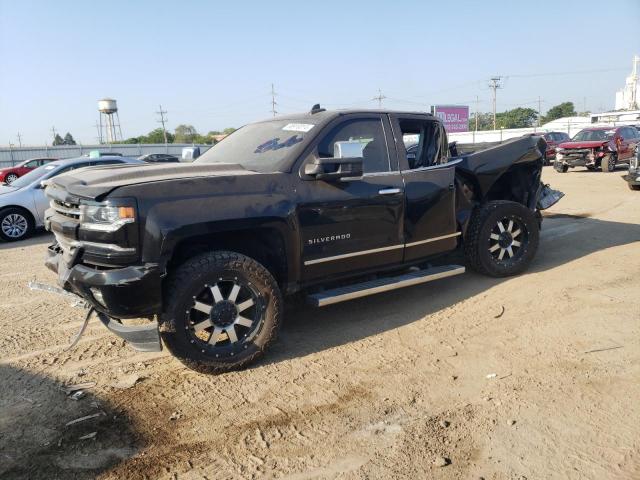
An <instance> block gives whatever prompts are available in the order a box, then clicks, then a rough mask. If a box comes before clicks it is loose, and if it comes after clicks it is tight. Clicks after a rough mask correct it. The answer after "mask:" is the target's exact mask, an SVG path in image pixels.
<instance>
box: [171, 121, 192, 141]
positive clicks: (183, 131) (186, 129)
mask: <svg viewBox="0 0 640 480" xmlns="http://www.w3.org/2000/svg"><path fill="white" fill-rule="evenodd" d="M197 136H198V131H197V130H196V129H195V127H194V126H193V125H178V126H177V127H176V130H175V138H174V140H173V141H174V142H175V143H195V139H196V137H197Z"/></svg>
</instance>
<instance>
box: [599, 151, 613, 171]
mask: <svg viewBox="0 0 640 480" xmlns="http://www.w3.org/2000/svg"><path fill="white" fill-rule="evenodd" d="M601 165H602V171H603V172H608V173H609V172H613V171H614V170H615V169H616V158H615V156H613V155H606V156H604V157H602V163H601Z"/></svg>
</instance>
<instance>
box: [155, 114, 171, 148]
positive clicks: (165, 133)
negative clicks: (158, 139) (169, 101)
mask: <svg viewBox="0 0 640 480" xmlns="http://www.w3.org/2000/svg"><path fill="white" fill-rule="evenodd" d="M159 107H160V110H159V111H157V112H156V113H157V114H158V115H160V120H158V123H161V124H162V135H163V136H164V144H165V145H166V144H167V143H169V142H168V141H167V129H166V128H165V122H166V121H167V120H165V118H164V114H165V113H167V111H166V110H162V105H160V106H159Z"/></svg>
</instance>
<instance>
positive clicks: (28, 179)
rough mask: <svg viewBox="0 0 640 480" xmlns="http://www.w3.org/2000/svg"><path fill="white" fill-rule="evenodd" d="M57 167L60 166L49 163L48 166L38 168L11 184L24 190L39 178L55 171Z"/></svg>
mask: <svg viewBox="0 0 640 480" xmlns="http://www.w3.org/2000/svg"><path fill="white" fill-rule="evenodd" d="M57 166H58V165H52V164H50V163H49V164H47V165H43V166H42V167H38V168H36V169H35V170H31V171H30V172H29V173H27V174H26V175H23V176H22V177H20V178H18V179H17V180H14V181H13V182H11V186H12V187H15V188H23V187H26V186H27V185H31V184H32V183H33V182H35V181H36V180H38V179H39V178H41V177H44V176H45V175H46V174H47V173H49V172H50V171H51V170H54V169H55V168H56V167H57Z"/></svg>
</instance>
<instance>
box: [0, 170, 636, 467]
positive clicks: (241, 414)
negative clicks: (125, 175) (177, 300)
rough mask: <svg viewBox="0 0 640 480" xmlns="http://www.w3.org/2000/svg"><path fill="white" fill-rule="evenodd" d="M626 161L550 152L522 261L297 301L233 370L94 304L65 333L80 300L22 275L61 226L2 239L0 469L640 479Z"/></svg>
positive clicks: (34, 272) (35, 269) (39, 266)
mask: <svg viewBox="0 0 640 480" xmlns="http://www.w3.org/2000/svg"><path fill="white" fill-rule="evenodd" d="M622 174H623V172H622V171H621V170H620V171H618V172H616V173H613V174H604V173H599V172H598V173H590V172H586V171H581V170H576V171H571V172H569V173H567V174H564V175H562V174H558V173H556V172H555V171H553V170H552V169H551V168H545V172H544V180H545V181H546V182H549V183H551V184H552V186H554V187H555V188H558V189H560V190H562V191H564V192H565V193H566V197H565V198H564V199H563V200H562V201H561V202H560V203H559V204H557V205H555V206H554V207H553V208H551V209H550V210H549V211H548V212H546V214H545V221H544V224H543V230H542V240H541V245H540V249H539V251H538V255H537V257H536V260H535V261H534V263H533V265H532V267H531V269H530V270H529V271H528V272H527V273H526V274H524V275H521V276H518V277H514V278H508V279H501V280H498V279H491V278H486V277H483V276H480V275H477V274H474V273H467V274H465V275H463V276H459V277H453V278H449V279H446V280H441V281H438V282H434V283H429V284H425V285H422V286H416V287H412V288H408V289H404V290H400V291H395V292H392V293H388V294H381V295H378V296H374V297H369V298H365V299H360V300H356V301H353V302H350V303H343V304H339V305H334V306H331V307H327V308H325V309H320V310H313V309H308V308H295V309H290V310H289V311H288V312H287V317H286V323H285V326H284V328H283V331H282V333H281V336H280V339H279V341H278V342H277V344H276V345H275V348H273V349H272V351H271V352H270V353H269V354H268V356H267V357H266V358H265V359H264V360H263V361H262V362H260V363H259V364H258V365H256V366H255V367H253V368H251V369H249V370H246V371H241V372H235V373H230V374H225V375H221V376H205V375H200V374H196V373H194V372H191V371H189V370H187V369H186V368H184V367H183V366H182V365H181V364H180V363H178V362H177V361H175V360H173V359H172V358H171V357H170V356H169V354H168V353H166V352H163V353H160V354H144V353H136V352H134V351H133V350H131V349H130V348H128V347H126V346H125V345H124V344H123V342H122V341H121V340H119V339H117V338H116V337H114V336H112V335H111V334H109V333H108V332H107V330H106V329H104V328H103V327H102V326H101V325H99V324H98V323H97V322H95V323H92V324H90V327H89V328H88V331H87V332H86V334H85V336H84V337H83V339H82V340H81V341H80V343H79V344H78V345H77V347H75V348H73V349H71V350H69V351H66V350H65V347H66V346H67V345H68V342H69V340H70V338H71V337H72V336H73V334H75V333H76V331H77V330H78V328H79V326H80V324H81V321H82V311H81V310H80V309H77V308H72V307H71V306H70V305H69V303H68V302H67V301H66V300H64V299H61V298H59V297H56V296H54V295H50V294H47V293H44V292H30V291H28V290H27V289H26V283H27V282H28V281H29V280H31V279H37V280H39V281H43V282H49V283H53V282H54V281H55V280H54V277H53V274H51V273H50V272H48V271H47V270H46V269H45V268H44V266H43V255H44V250H45V248H46V245H47V242H49V241H50V237H49V236H48V235H47V234H45V233H42V234H39V235H38V236H36V237H34V238H32V239H30V240H28V241H26V242H23V243H19V244H0V352H1V353H0V355H1V358H0V478H48V479H52V478H65V479H66V478H101V479H123V478H132V479H133V478H135V479H138V478H150V479H156V478H160V479H164V478H167V479H217V478H225V479H226V478H229V479H236V478H237V479H239V478H285V479H290V480H294V479H295V480H300V479H315V478H341V479H374V478H411V479H414V478H434V479H454V478H456V479H457V478H460V479H480V478H485V479H487V480H488V479H525V478H526V479H542V478H544V479H548V478H558V479H574V478H575V479H638V478H640V401H639V399H640V192H633V191H630V190H629V189H628V188H627V186H626V184H625V183H624V182H623V181H622V180H621V178H620V177H621V175H622ZM503 309H504V312H503ZM501 312H503V313H502V315H500V314H501ZM86 382H88V383H89V384H90V385H91V384H93V383H95V385H94V386H90V387H88V388H86V389H85V390H84V393H85V396H84V397H83V398H81V399H78V400H74V399H72V398H70V397H69V396H67V394H66V393H65V392H64V387H65V386H68V385H71V384H77V383H86ZM96 414H97V415H96ZM88 415H96V416H93V417H91V418H87V419H85V420H83V421H79V422H77V423H75V424H71V425H66V424H67V423H68V422H70V421H72V420H74V419H78V418H81V417H83V416H88ZM94 432H95V434H94ZM87 436H88V438H82V437H87ZM443 459H446V460H443ZM442 463H446V465H445V466H439V465H441V464H442Z"/></svg>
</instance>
